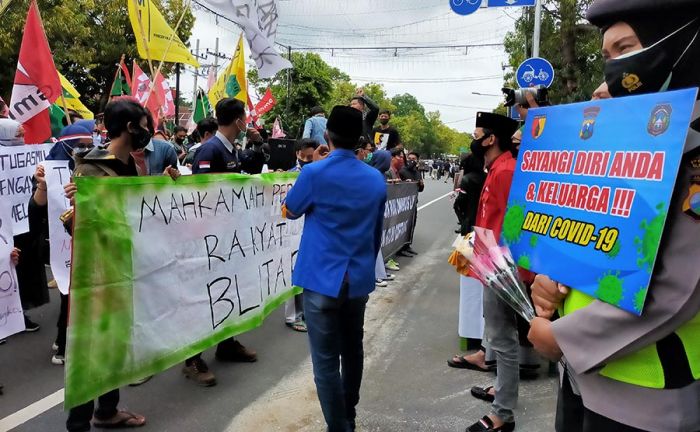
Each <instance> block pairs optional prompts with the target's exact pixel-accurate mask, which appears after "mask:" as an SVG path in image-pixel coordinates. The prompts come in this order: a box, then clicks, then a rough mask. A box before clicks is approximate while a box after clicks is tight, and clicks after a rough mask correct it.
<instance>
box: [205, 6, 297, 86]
mask: <svg viewBox="0 0 700 432" xmlns="http://www.w3.org/2000/svg"><path fill="white" fill-rule="evenodd" d="M200 1H201V2H202V3H203V4H204V5H206V6H207V7H209V8H210V9H212V10H214V11H215V12H217V13H220V14H221V15H223V16H225V17H226V18H229V19H230V20H232V21H233V22H235V23H236V24H238V25H239V26H241V27H242V28H243V31H244V32H245V37H246V40H247V41H248V46H250V51H251V57H252V58H253V60H255V64H256V65H257V68H258V75H259V76H260V78H272V77H274V76H275V75H276V74H277V72H279V71H281V70H283V69H289V68H291V67H292V64H291V63H290V62H289V60H287V59H285V58H284V57H282V56H281V55H280V54H279V53H278V52H277V51H276V50H275V47H274V45H275V37H276V36H277V22H278V19H279V14H278V13H277V1H276V0H200Z"/></svg>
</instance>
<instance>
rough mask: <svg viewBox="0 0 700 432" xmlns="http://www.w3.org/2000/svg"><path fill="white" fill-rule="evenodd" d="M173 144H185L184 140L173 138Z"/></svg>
mask: <svg viewBox="0 0 700 432" xmlns="http://www.w3.org/2000/svg"><path fill="white" fill-rule="evenodd" d="M175 142H176V143H178V144H180V145H182V144H183V143H184V142H185V139H184V138H175Z"/></svg>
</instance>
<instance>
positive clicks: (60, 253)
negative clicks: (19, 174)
mask: <svg viewBox="0 0 700 432" xmlns="http://www.w3.org/2000/svg"><path fill="white" fill-rule="evenodd" d="M41 164H42V165H43V166H44V172H45V173H46V189H47V191H46V196H47V198H48V218H49V246H50V250H51V253H50V256H51V272H52V273H53V277H54V279H56V283H57V284H58V289H59V291H61V293H62V294H68V287H69V286H70V267H71V238H70V235H69V234H68V232H66V229H65V228H64V227H63V222H61V220H60V217H61V215H62V214H63V213H64V212H65V211H66V210H68V208H69V207H70V202H68V200H67V199H66V195H65V193H64V191H63V186H64V185H65V184H66V183H69V182H70V178H71V175H72V174H73V173H72V172H71V171H70V169H69V168H68V161H44V162H42V163H41Z"/></svg>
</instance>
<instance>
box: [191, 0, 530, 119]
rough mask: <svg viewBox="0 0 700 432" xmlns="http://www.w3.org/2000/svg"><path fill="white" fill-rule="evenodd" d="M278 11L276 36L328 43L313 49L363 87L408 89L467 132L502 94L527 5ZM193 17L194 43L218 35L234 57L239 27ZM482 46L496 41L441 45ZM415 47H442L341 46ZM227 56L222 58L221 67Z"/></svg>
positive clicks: (333, 4) (359, 0) (292, 2)
mask: <svg viewBox="0 0 700 432" xmlns="http://www.w3.org/2000/svg"><path fill="white" fill-rule="evenodd" d="M278 9H279V27H278V34H277V39H276V41H277V42H279V43H281V44H284V45H286V46H291V47H292V49H293V50H296V51H308V48H324V49H318V50H317V49H315V50H313V52H316V53H318V54H319V55H320V56H321V57H322V58H323V59H324V60H325V61H326V62H327V63H329V64H330V65H332V66H334V67H337V68H338V69H340V70H341V71H343V72H345V73H347V74H348V75H350V77H351V79H352V81H353V82H355V83H356V84H357V85H358V86H361V85H362V84H364V83H367V82H378V83H381V84H383V85H384V88H385V90H386V92H387V95H388V96H389V97H391V96H393V95H396V94H402V93H411V94H413V95H414V96H416V98H417V99H418V101H419V102H421V103H422V104H423V105H424V106H425V107H426V109H427V110H428V111H440V114H441V117H442V120H443V121H444V122H445V123H446V124H447V125H449V126H450V127H453V128H455V129H457V130H459V131H464V132H471V131H472V130H473V129H474V119H475V116H476V112H477V111H490V110H492V109H494V108H495V107H496V106H497V105H498V104H499V102H501V101H502V99H503V98H502V96H501V95H500V89H501V86H502V83H503V74H504V71H503V67H502V65H503V64H505V63H507V56H506V54H505V51H504V49H503V47H502V43H503V39H504V37H505V35H506V33H507V32H508V31H511V30H512V29H513V26H514V22H515V19H516V18H517V17H519V16H520V14H521V13H522V11H523V9H522V8H489V9H486V8H482V9H480V10H479V11H477V12H476V13H474V14H472V15H469V16H466V17H465V16H460V15H457V14H455V13H454V12H452V10H451V9H450V6H449V0H352V1H339V0H278ZM195 16H196V18H197V19H196V22H195V26H194V29H193V33H192V37H191V39H190V42H191V46H192V48H193V49H194V47H195V45H196V41H197V40H198V39H199V43H200V53H206V52H207V50H209V51H210V52H213V51H214V48H215V44H216V38H217V37H218V38H219V52H222V53H224V54H226V55H227V56H231V55H232V53H233V52H234V50H235V45H236V42H237V41H238V36H239V34H240V29H238V28H237V27H236V26H235V25H234V24H232V23H230V22H227V21H224V20H221V19H217V18H216V17H215V16H214V15H212V14H211V13H210V12H208V11H206V10H203V9H198V8H197V6H196V5H195ZM480 44H496V45H497V46H490V47H469V48H464V47H459V48H444V46H450V45H480ZM411 46H413V47H424V46H430V47H434V46H440V47H442V48H420V49H415V48H414V49H405V48H404V49H395V48H388V49H381V50H374V49H372V50H357V49H354V50H353V49H343V48H358V47H373V48H374V47H382V48H384V47H411ZM305 48H307V49H305ZM325 48H328V49H325ZM330 48H332V49H330ZM213 62H214V56H212V55H208V56H207V58H205V59H201V60H200V63H202V64H203V65H208V64H213ZM225 62H226V60H219V66H221V65H222V63H225ZM253 65H254V64H253V63H252V61H249V67H253ZM200 72H201V73H205V72H206V70H205V69H200ZM199 86H200V87H204V86H206V78H199ZM181 89H182V93H183V96H184V97H186V98H188V99H189V98H191V95H192V92H193V89H194V73H193V70H192V69H191V68H188V70H187V72H186V73H184V74H183V76H182V79H181ZM473 93H481V94H482V95H475V94H473Z"/></svg>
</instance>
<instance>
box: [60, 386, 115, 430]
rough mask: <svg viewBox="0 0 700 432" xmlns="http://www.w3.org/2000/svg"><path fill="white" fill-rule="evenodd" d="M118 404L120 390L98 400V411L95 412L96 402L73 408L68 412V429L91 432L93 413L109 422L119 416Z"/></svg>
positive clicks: (99, 418) (106, 394) (97, 417)
mask: <svg viewBox="0 0 700 432" xmlns="http://www.w3.org/2000/svg"><path fill="white" fill-rule="evenodd" d="M118 404H119V389H117V390H112V391H111V392H108V393H105V394H103V395H102V396H100V397H99V398H97V410H95V402H94V401H90V402H86V403H84V404H82V405H79V406H77V407H75V408H71V409H70V411H69V412H68V420H67V421H66V428H67V430H68V431H69V432H85V431H89V430H90V420H91V419H92V415H93V413H94V414H95V418H96V419H98V420H108V419H110V418H112V417H114V416H115V415H116V414H117V405H118Z"/></svg>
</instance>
